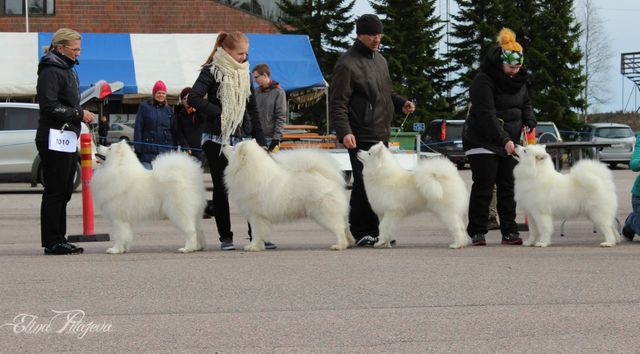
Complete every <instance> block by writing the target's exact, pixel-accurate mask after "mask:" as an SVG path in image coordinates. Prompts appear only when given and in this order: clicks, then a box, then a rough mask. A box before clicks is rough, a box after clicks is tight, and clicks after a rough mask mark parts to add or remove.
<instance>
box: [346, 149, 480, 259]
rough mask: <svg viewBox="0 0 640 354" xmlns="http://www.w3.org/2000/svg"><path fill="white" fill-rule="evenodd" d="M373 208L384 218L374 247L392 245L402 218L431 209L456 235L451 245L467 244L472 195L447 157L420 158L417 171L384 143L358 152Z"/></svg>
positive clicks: (368, 196) (452, 234) (381, 218)
mask: <svg viewBox="0 0 640 354" xmlns="http://www.w3.org/2000/svg"><path fill="white" fill-rule="evenodd" d="M358 159H360V161H362V164H363V166H364V167H363V169H362V175H363V179H364V185H365V189H366V191H367V198H368V199H369V203H370V204H371V208H372V209H373V211H374V212H375V213H376V214H377V215H378V217H379V218H380V235H379V236H378V242H377V243H376V244H375V245H374V247H378V248H384V247H391V244H390V241H391V238H392V237H393V233H394V232H395V228H396V226H397V225H398V223H399V222H400V220H401V219H402V218H403V217H405V216H407V215H411V214H415V213H417V212H420V211H431V212H433V213H434V214H436V216H437V217H438V219H440V221H442V222H443V223H444V224H445V225H446V226H447V228H448V230H449V233H450V234H451V236H453V243H452V244H451V245H449V247H451V248H462V247H465V246H467V245H468V244H469V243H470V242H471V239H470V238H469V237H468V236H467V233H466V231H465V227H464V222H463V216H464V214H465V212H466V210H467V205H468V203H469V195H468V193H467V188H466V186H465V184H464V181H463V180H462V178H461V177H460V174H459V173H458V170H457V169H456V166H455V165H454V164H453V163H451V161H449V160H448V159H446V158H434V159H426V160H423V161H420V163H419V164H418V166H417V167H416V169H415V170H414V171H407V170H405V169H403V168H402V167H400V165H399V164H398V162H397V161H396V160H395V158H394V157H393V155H392V154H391V152H389V150H388V149H387V148H386V147H385V146H384V144H382V143H381V142H380V143H378V144H376V145H374V146H372V147H371V148H370V149H369V151H360V152H358Z"/></svg>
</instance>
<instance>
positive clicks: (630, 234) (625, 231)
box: [622, 225, 636, 241]
mask: <svg viewBox="0 0 640 354" xmlns="http://www.w3.org/2000/svg"><path fill="white" fill-rule="evenodd" d="M622 236H624V238H626V239H627V241H633V238H634V237H635V236H636V233H635V231H633V229H631V228H630V227H629V225H625V226H624V227H623V228H622Z"/></svg>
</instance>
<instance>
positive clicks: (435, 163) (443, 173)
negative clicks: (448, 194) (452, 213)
mask: <svg viewBox="0 0 640 354" xmlns="http://www.w3.org/2000/svg"><path fill="white" fill-rule="evenodd" d="M457 173H458V170H457V169H456V166H455V165H454V164H453V163H451V161H449V160H448V159H446V158H431V159H428V160H426V161H424V162H422V163H420V164H419V165H418V167H417V168H416V172H415V176H416V182H417V185H418V189H419V190H420V192H421V193H422V195H424V196H425V197H426V198H427V199H430V200H442V199H444V195H445V189H446V185H447V184H448V182H449V181H448V180H449V179H450V178H451V176H455V174H457Z"/></svg>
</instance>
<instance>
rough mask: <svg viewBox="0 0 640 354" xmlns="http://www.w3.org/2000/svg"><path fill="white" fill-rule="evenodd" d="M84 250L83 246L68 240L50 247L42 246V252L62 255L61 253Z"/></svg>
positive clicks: (78, 252)
mask: <svg viewBox="0 0 640 354" xmlns="http://www.w3.org/2000/svg"><path fill="white" fill-rule="evenodd" d="M82 252H84V248H82V247H77V246H76V245H74V244H72V243H68V242H63V243H57V244H55V245H53V246H51V247H45V248H44V254H48V255H49V254H51V255H62V254H80V253H82Z"/></svg>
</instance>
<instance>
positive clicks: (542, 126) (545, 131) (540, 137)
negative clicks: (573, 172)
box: [536, 121, 562, 170]
mask: <svg viewBox="0 0 640 354" xmlns="http://www.w3.org/2000/svg"><path fill="white" fill-rule="evenodd" d="M536 142H537V143H538V144H547V143H556V142H562V136H561V135H560V131H559V130H558V127H556V124H555V123H554V122H546V121H544V122H538V124H537V125H536ZM561 151H562V150H557V149H553V150H550V151H549V155H551V158H552V159H553V165H554V166H557V168H558V170H562V153H561ZM558 155H559V156H558ZM556 160H557V163H556Z"/></svg>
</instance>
